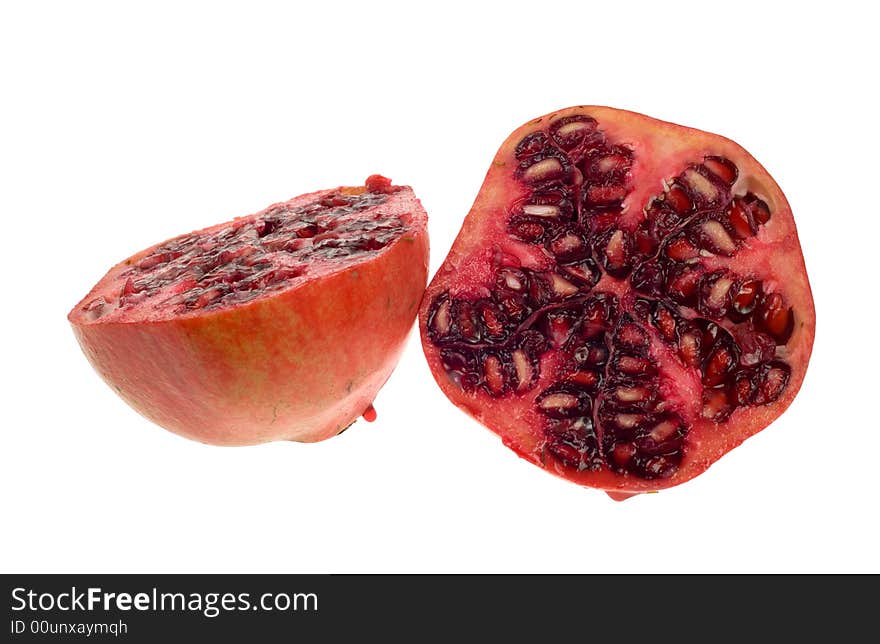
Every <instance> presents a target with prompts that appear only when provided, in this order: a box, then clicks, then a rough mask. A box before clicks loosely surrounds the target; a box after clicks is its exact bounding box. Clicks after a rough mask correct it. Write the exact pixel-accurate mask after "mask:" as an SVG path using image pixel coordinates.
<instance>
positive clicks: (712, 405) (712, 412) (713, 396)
mask: <svg viewBox="0 0 880 644" xmlns="http://www.w3.org/2000/svg"><path fill="white" fill-rule="evenodd" d="M731 411H732V409H731V406H730V400H729V399H728V397H727V393H726V392H725V391H724V390H722V389H705V390H704V391H703V409H702V412H701V414H702V416H703V418H706V419H709V420H713V421H715V422H720V421H722V420H724V419H726V418H727V417H728V416H730V413H731Z"/></svg>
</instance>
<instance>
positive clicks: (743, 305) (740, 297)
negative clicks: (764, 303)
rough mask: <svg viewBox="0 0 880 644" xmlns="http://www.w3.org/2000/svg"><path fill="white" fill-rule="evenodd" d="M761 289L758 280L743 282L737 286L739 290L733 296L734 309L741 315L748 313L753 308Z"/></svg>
mask: <svg viewBox="0 0 880 644" xmlns="http://www.w3.org/2000/svg"><path fill="white" fill-rule="evenodd" d="M762 291H763V286H762V284H761V282H760V281H758V280H749V281H747V282H743V283H742V285H741V286H740V287H739V292H738V293H737V294H736V296H735V297H734V298H733V308H734V310H735V311H736V312H737V313H739V314H741V315H749V314H750V313H751V312H752V311H753V310H754V309H755V304H756V303H757V301H758V298H759V296H760V295H761V293H762Z"/></svg>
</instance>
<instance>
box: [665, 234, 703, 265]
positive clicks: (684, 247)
mask: <svg viewBox="0 0 880 644" xmlns="http://www.w3.org/2000/svg"><path fill="white" fill-rule="evenodd" d="M666 255H667V256H668V257H669V258H670V259H674V260H675V261H677V262H685V261H687V260H689V259H694V258H696V257H699V255H700V251H699V249H697V247H696V246H694V245H693V244H691V243H690V242H689V241H688V240H687V239H685V238H684V237H679V238H677V239H675V240H673V241H672V242H670V243H669V245H668V246H667V247H666Z"/></svg>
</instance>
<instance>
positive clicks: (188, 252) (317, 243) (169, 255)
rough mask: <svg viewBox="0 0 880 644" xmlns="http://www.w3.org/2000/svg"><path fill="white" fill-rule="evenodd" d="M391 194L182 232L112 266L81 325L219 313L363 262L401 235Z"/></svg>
mask: <svg viewBox="0 0 880 644" xmlns="http://www.w3.org/2000/svg"><path fill="white" fill-rule="evenodd" d="M390 198H393V193H392V194H390V195H389V194H385V193H381V192H368V191H367V192H364V191H363V190H360V191H351V192H348V191H339V190H337V191H328V192H326V193H322V194H319V195H317V196H316V198H315V199H314V200H313V201H311V202H310V203H305V204H302V203H298V204H297V205H293V201H296V202H299V200H292V202H287V203H281V204H277V205H275V206H272V207H270V208H267V209H266V210H264V211H262V212H260V213H257V214H255V215H250V216H248V217H242V218H240V219H236V220H234V221H232V222H230V223H228V224H222V225H220V226H215V227H213V228H210V229H206V230H202V231H197V232H194V233H190V234H188V235H181V236H179V237H175V238H173V239H170V240H168V241H167V242H164V243H163V244H160V245H158V246H156V247H155V248H152V249H150V252H149V253H148V254H146V255H144V256H142V257H139V258H137V257H138V256H137V255H136V256H135V257H136V258H137V259H136V260H135V261H130V262H128V263H125V264H123V265H121V266H119V267H116V269H114V270H113V271H111V273H110V274H108V276H107V277H105V278H104V279H103V280H102V282H101V283H99V286H98V287H97V289H96V292H95V293H94V295H95V297H93V298H91V299H89V300H88V301H87V302H86V303H85V304H84V305H83V307H82V311H83V313H84V315H85V318H86V319H87V320H92V321H94V320H102V321H118V320H122V319H128V318H129V317H131V316H136V317H138V318H150V319H154V318H155V319H159V318H165V317H177V316H180V315H185V314H186V313H188V312H197V311H212V310H221V309H224V308H229V307H233V306H236V305H239V304H243V303H246V302H249V301H251V300H254V299H257V298H259V297H260V296H262V295H264V294H267V293H273V292H277V291H279V290H282V289H286V288H290V287H292V286H296V285H297V284H298V283H300V282H302V281H304V280H306V279H307V278H308V277H309V276H312V275H317V274H322V273H323V272H326V271H327V270H328V269H338V268H342V267H345V266H348V265H351V264H354V263H357V262H359V261H363V260H365V259H367V258H369V257H371V256H373V255H375V253H376V252H379V251H381V250H382V249H384V248H385V247H386V246H388V245H389V244H391V243H392V242H393V241H394V240H396V239H397V238H399V237H400V236H401V234H402V233H403V232H404V231H405V230H407V228H408V225H407V223H406V222H404V221H403V220H402V219H401V217H400V216H399V215H396V214H389V213H388V212H387V210H386V209H385V208H383V207H382V206H383V204H386V203H387V202H388V200H389V199H390Z"/></svg>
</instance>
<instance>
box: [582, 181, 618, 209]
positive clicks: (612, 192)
mask: <svg viewBox="0 0 880 644" xmlns="http://www.w3.org/2000/svg"><path fill="white" fill-rule="evenodd" d="M624 197H626V186H624V185H610V186H590V187H589V188H587V198H586V200H587V202H588V203H591V204H603V205H607V204H613V203H615V202H618V201H621V200H622V199H623V198H624Z"/></svg>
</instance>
